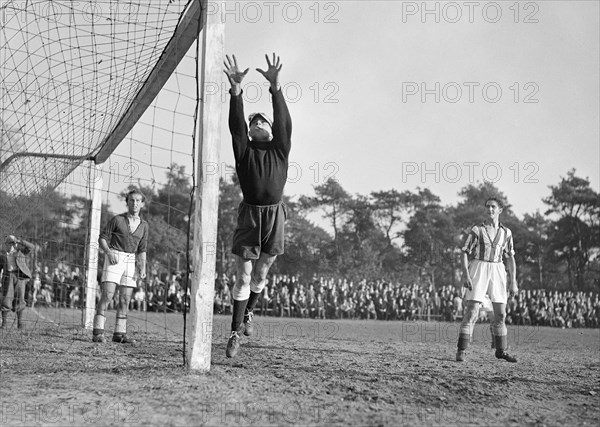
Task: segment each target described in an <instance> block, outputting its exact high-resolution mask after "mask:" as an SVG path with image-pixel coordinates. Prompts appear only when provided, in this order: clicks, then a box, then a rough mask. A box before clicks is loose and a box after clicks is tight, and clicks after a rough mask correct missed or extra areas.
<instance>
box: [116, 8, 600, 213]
mask: <svg viewBox="0 0 600 427" xmlns="http://www.w3.org/2000/svg"><path fill="white" fill-rule="evenodd" d="M424 5H425V7H424ZM210 12H211V13H215V14H219V16H220V17H221V19H223V20H224V21H225V50H226V53H228V54H236V56H237V58H238V61H239V65H240V66H241V67H244V68H245V67H250V70H251V71H250V72H249V74H248V75H247V77H246V79H245V82H244V85H243V87H244V90H245V92H244V96H245V98H246V103H245V108H246V113H247V114H248V113H250V112H254V111H264V112H268V113H271V112H272V109H271V105H270V98H269V93H268V89H267V86H266V85H265V80H264V78H263V77H262V76H261V75H260V74H259V73H258V72H256V71H255V68H257V67H259V68H264V67H266V61H265V58H264V55H265V53H269V54H271V53H272V52H276V53H277V54H278V55H279V56H280V57H281V61H282V63H283V69H282V71H281V83H282V85H283V91H284V95H285V96H286V99H287V101H288V106H289V109H290V112H291V116H292V120H293V134H292V152H291V154H290V162H291V167H290V170H289V180H288V184H287V186H286V194H287V195H289V196H295V195H301V194H313V187H314V186H315V185H319V184H322V183H323V182H324V181H325V180H326V179H327V178H328V177H330V176H332V177H334V178H336V179H338V180H339V182H340V184H341V185H342V187H343V188H345V189H346V190H347V191H348V192H349V193H351V194H362V195H367V194H369V193H370V192H372V191H379V190H389V189H396V190H398V191H404V190H411V191H414V190H415V189H416V188H417V187H428V188H429V189H430V190H431V191H432V192H433V193H434V194H436V195H438V196H439V197H440V198H441V200H442V203H443V204H445V205H452V204H455V203H456V202H457V200H458V196H457V193H458V191H459V190H460V189H462V188H463V187H465V186H466V185H468V184H477V183H479V182H482V181H483V180H489V181H492V182H494V184H495V185H496V187H498V188H499V189H500V190H501V191H502V192H503V193H504V194H505V195H506V196H507V198H508V200H509V202H510V203H511V204H512V206H513V210H514V211H515V212H516V213H517V214H518V215H519V216H522V215H523V214H525V213H534V212H535V211H536V210H540V211H541V212H544V211H545V209H546V206H545V205H544V204H543V203H542V201H541V200H542V198H544V197H547V196H548V195H549V194H550V190H549V188H548V186H550V185H556V184H558V183H559V181H560V178H561V177H564V176H566V174H567V172H568V171H569V170H570V169H572V168H575V169H576V171H577V175H578V176H581V177H584V178H589V179H590V181H591V183H592V187H593V188H594V189H595V190H596V191H598V188H599V181H600V178H599V173H600V142H599V141H600V135H599V116H600V113H599V102H600V101H599V99H600V98H599V81H600V78H599V69H600V64H599V51H600V47H599V40H600V34H599V2H597V1H537V2H514V1H507V2H505V1H500V2H479V1H476V2H436V1H429V2H426V3H424V2H421V1H419V2H405V1H321V2H316V1H298V2H290V1H272V2H267V1H265V2H262V1H258V2H252V1H250V2H215V3H211V9H210ZM186 61H187V65H185V64H182V65H181V66H180V69H181V70H182V71H184V73H186V74H188V75H189V76H193V75H194V62H193V60H189V59H188V60H186ZM219 78H220V79H221V80H220V81H218V82H209V83H210V84H211V91H212V92H213V93H214V92H215V91H216V92H218V93H216V94H214V95H212V96H220V97H221V100H222V106H223V126H222V146H221V162H222V163H225V164H228V165H233V163H234V162H233V154H232V149H231V137H230V135H229V130H228V128H227V115H228V107H229V104H228V102H229V97H228V94H227V90H228V88H229V85H228V83H227V82H226V77H225V75H224V74H222V75H221V76H220V77H219ZM190 81H191V84H193V83H194V82H193V80H191V79H190ZM181 85H182V83H181V82H179V83H177V85H175V86H177V87H180V86H181ZM216 87H219V88H220V89H218V90H216V89H215V88H216ZM180 92H181V91H180ZM184 92H192V93H193V92H194V89H193V88H191V89H189V90H187V89H186V90H185V91H184ZM182 93H183V92H182ZM185 101H186V102H187V104H188V105H187V106H186V107H184V108H182V107H181V105H182V103H183V104H185V103H184V102H183V101H182V100H181V99H180V100H178V101H177V103H179V104H180V109H183V110H186V111H187V110H189V112H190V114H191V113H192V112H193V108H192V106H193V104H192V103H191V98H190V99H187V100H185ZM161 105H162V106H163V107H164V106H167V109H168V108H171V107H170V106H168V103H165V102H162V103H161ZM175 105H176V104H175V103H174V104H173V108H175ZM150 114H153V115H154V116H153V119H152V120H153V124H152V126H153V127H154V129H153V131H152V132H153V133H154V138H155V140H157V141H158V142H153V144H155V145H160V144H161V142H160V141H163V142H164V141H169V140H170V139H173V138H172V137H171V133H169V132H168V131H169V129H174V128H176V127H177V126H174V125H166V124H165V125H164V126H163V123H162V122H161V120H166V118H164V119H163V117H162V116H164V112H159V113H158V114H157V113H156V111H155V112H149V113H148V115H150ZM159 127H162V128H164V130H163V131H162V132H163V133H164V135H163V137H162V138H158V137H157V134H158V132H159V131H160V129H158V128H159ZM180 127H181V126H180ZM185 127H188V128H189V125H185V126H183V127H182V129H178V131H179V132H183V133H186V132H187V131H186V130H185ZM134 133H135V132H134ZM138 135H139V131H138ZM134 138H135V136H134ZM137 138H138V139H147V138H146V136H138V137H137ZM166 148H167V149H169V144H168V143H167V144H166ZM141 149H143V148H141ZM177 149H178V150H180V151H181V152H186V151H187V150H188V149H189V138H186V139H183V140H182V142H181V143H180V145H179V146H178V148H177ZM136 150H137V149H136V148H135V147H134V148H131V147H130V146H129V145H128V144H126V143H123V144H121V146H120V147H119V149H118V150H117V152H121V153H122V154H124V155H126V156H129V155H130V154H131V153H138V152H139V150H138V151H136ZM163 153H164V154H162V153H159V154H158V155H157V154H156V153H155V154H152V156H153V157H152V162H156V163H158V162H159V161H161V160H164V161H165V162H166V161H167V160H168V161H173V160H174V161H177V162H178V163H180V164H188V165H189V161H190V160H189V156H188V158H187V159H184V160H182V159H181V158H178V157H177V156H178V155H177V153H175V154H174V152H173V150H171V151H170V152H169V151H165V152H163ZM167 153H168V155H166V154H167ZM187 171H188V172H191V167H189V166H188V169H187ZM141 174H142V175H144V173H141ZM153 174H154V175H157V174H162V172H160V173H157V172H153ZM146 175H148V174H146Z"/></svg>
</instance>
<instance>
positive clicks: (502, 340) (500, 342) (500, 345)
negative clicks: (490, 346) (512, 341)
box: [494, 335, 508, 356]
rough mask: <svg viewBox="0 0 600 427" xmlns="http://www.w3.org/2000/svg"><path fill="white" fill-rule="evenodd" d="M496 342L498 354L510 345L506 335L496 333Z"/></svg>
mask: <svg viewBox="0 0 600 427" xmlns="http://www.w3.org/2000/svg"><path fill="white" fill-rule="evenodd" d="M494 344H496V356H498V355H501V354H502V353H504V350H506V348H507V347H508V345H507V336H506V335H495V336H494Z"/></svg>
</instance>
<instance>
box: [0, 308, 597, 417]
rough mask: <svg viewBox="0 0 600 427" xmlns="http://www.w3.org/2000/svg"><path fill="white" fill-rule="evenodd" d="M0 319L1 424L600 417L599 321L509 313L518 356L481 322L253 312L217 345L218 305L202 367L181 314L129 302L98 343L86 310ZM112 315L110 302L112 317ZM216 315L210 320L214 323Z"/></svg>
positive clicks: (223, 326) (224, 328)
mask: <svg viewBox="0 0 600 427" xmlns="http://www.w3.org/2000/svg"><path fill="white" fill-rule="evenodd" d="M25 316H26V321H27V323H26V329H24V330H19V329H16V325H15V323H14V322H13V319H14V316H12V314H11V315H9V321H8V324H7V325H6V327H5V328H4V329H2V330H1V331H2V332H1V342H0V376H1V386H0V402H1V408H0V409H1V413H0V425H2V426H5V425H10V426H12V425H21V426H25V425H26V426H30V425H48V426H79V425H128V426H135V425H156V426H163V425H170V426H184V425H210V426H221V425H228V426H233V425H242V426H247V425H248V426H249V425H257V426H262V425H282V426H286V425H322V426H330V425H339V426H342V425H390V426H395V425H411V426H412V425H444V426H446V425H485V426H488V425H489V426H496V425H497V426H503V425H548V426H554V425H556V426H564V425H597V421H598V419H599V418H600V331H599V330H598V329H595V330H592V329H574V330H573V329H554V328H535V327H511V326H509V345H510V349H511V352H513V353H514V354H516V355H517V356H518V357H519V363H517V364H510V363H507V362H505V361H501V360H497V359H495V358H494V356H493V350H491V349H490V337H489V330H488V325H481V324H479V325H477V329H476V331H475V334H474V340H473V343H472V345H471V348H470V351H469V354H468V359H467V361H466V362H463V363H458V362H455V361H454V357H455V351H456V336H457V331H458V324H457V323H437V322H430V323H427V322H383V321H350V320H338V321H331V320H310V319H289V318H273V317H266V318H265V317H262V318H261V317H256V318H255V319H256V320H257V326H258V331H257V332H258V333H257V335H256V336H255V337H252V338H246V337H244V339H243V342H242V350H241V353H240V355H239V356H238V357H237V358H235V359H228V358H226V357H225V346H226V342H227V337H228V329H229V327H228V325H229V322H230V318H229V316H215V317H214V322H213V325H207V327H206V330H207V331H208V330H210V329H212V333H213V340H212V342H213V344H212V367H211V370H210V372H209V373H206V374H200V373H194V372H190V371H188V370H187V369H186V368H185V367H184V366H183V352H182V342H183V318H182V315H181V314H164V313H144V312H132V313H130V317H129V331H130V333H131V334H132V335H134V336H135V337H136V338H137V339H138V340H139V344H138V345H136V346H131V345H123V344H116V343H112V342H111V343H107V344H96V343H92V341H91V332H90V331H87V330H84V329H81V328H80V326H79V325H80V324H81V321H80V319H81V313H80V312H79V311H76V310H69V309H62V310H58V309H51V308H36V309H35V310H31V309H28V310H27V312H26V315H25ZM113 325H114V312H109V315H108V317H107V329H109V330H110V329H111V328H112V326H113ZM211 326H212V328H211Z"/></svg>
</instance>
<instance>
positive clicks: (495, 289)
mask: <svg viewBox="0 0 600 427" xmlns="http://www.w3.org/2000/svg"><path fill="white" fill-rule="evenodd" d="M485 207H486V209H487V213H488V220H487V221H485V222H484V223H482V224H479V225H475V226H474V227H473V228H471V231H470V232H469V235H468V236H467V239H466V241H465V244H464V245H463V247H462V252H463V254H462V265H463V275H464V277H465V283H464V286H465V287H466V288H467V291H466V293H465V298H464V300H465V309H464V313H463V320H462V323H461V325H460V331H459V336H458V351H457V352H456V360H457V361H458V362H462V361H464V360H465V354H466V350H467V347H468V345H469V341H470V340H471V336H472V335H473V328H474V326H475V322H476V321H477V316H478V314H479V306H480V304H481V303H482V302H483V301H484V297H485V295H486V294H487V295H488V296H489V297H490V299H491V301H492V305H493V308H494V320H493V325H492V327H493V336H494V341H495V347H496V357H497V358H498V359H504V360H506V361H508V362H513V363H515V362H516V361H517V359H516V358H515V357H514V356H511V355H510V354H508V352H507V351H506V348H507V331H506V324H505V319H506V301H507V297H508V293H507V285H508V290H509V291H510V292H511V293H516V292H517V291H518V288H517V279H516V265H515V257H514V255H515V251H514V246H513V237H512V233H511V231H510V230H509V229H508V228H506V227H505V226H504V225H502V224H501V223H500V219H499V218H500V214H501V213H502V210H503V205H502V202H501V201H500V200H498V199H497V198H494V197H493V198H489V199H488V200H486V202H485ZM469 255H472V257H473V259H471V261H470V262H469ZM503 259H505V260H506V267H508V276H507V275H506V269H505V266H504V263H503Z"/></svg>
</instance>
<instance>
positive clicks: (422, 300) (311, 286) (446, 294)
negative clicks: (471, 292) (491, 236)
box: [215, 276, 600, 328]
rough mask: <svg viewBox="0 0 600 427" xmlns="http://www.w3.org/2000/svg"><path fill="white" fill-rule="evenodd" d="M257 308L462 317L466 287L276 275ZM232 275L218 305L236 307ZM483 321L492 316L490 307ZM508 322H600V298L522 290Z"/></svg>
mask: <svg viewBox="0 0 600 427" xmlns="http://www.w3.org/2000/svg"><path fill="white" fill-rule="evenodd" d="M271 279H272V280H270V281H269V282H268V283H267V286H266V287H265V289H264V291H263V294H262V295H261V298H260V299H259V301H258V303H257V306H256V309H255V314H258V315H262V316H279V317H284V316H285V317H303V318H315V319H375V320H409V321H410V320H426V321H433V320H435V321H456V320H458V319H461V318H462V312H463V300H462V292H461V290H459V289H456V288H455V287H452V286H441V287H438V288H437V289H434V288H433V286H419V285H417V284H411V285H406V284H400V283H393V282H387V281H383V280H373V281H367V280H361V281H359V282H352V281H348V280H345V279H316V280H312V281H310V282H308V283H301V282H300V281H299V280H298V278H296V277H288V276H273V277H272V278H271ZM232 283H233V281H232V280H228V279H227V278H226V277H222V278H220V279H219V280H217V283H216V289H215V310H216V312H217V313H227V312H229V311H230V310H231V304H232V303H231V286H232ZM480 319H481V321H486V320H487V314H486V312H485V311H483V310H482V311H481V313H480ZM507 323H509V324H515V325H539V326H555V327H563V328H598V327H600V298H599V295H598V294H594V293H592V292H589V293H584V292H572V291H546V290H543V289H542V290H521V291H519V293H518V294H517V295H515V296H514V297H510V298H509V300H508V303H507Z"/></svg>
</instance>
